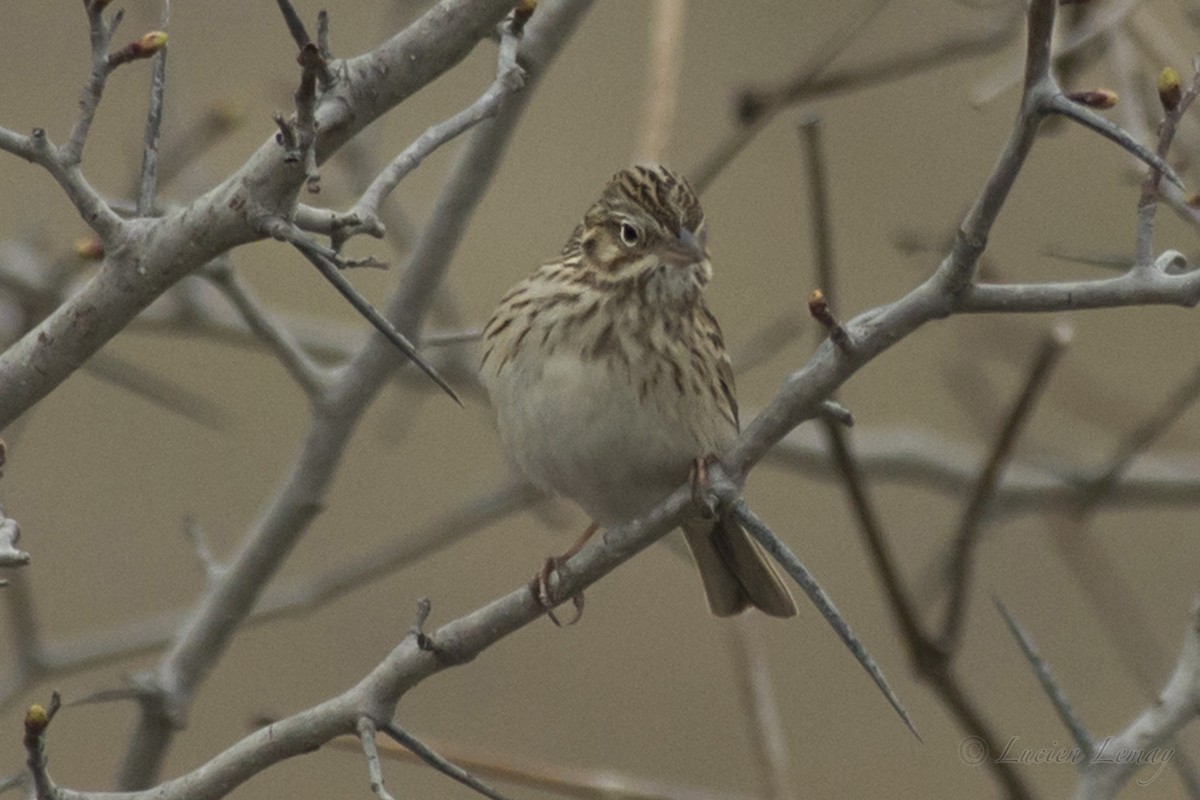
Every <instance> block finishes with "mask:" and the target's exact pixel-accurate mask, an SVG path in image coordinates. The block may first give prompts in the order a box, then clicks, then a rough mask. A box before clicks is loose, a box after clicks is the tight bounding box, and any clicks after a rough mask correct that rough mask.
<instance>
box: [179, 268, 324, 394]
mask: <svg viewBox="0 0 1200 800" xmlns="http://www.w3.org/2000/svg"><path fill="white" fill-rule="evenodd" d="M202 274H203V275H204V276H205V277H206V278H208V279H209V281H211V282H212V284H213V285H214V286H216V287H217V288H218V289H220V290H221V293H222V294H223V295H225V298H226V299H227V300H229V302H230V304H231V305H232V306H233V307H234V308H235V309H237V312H238V314H239V315H240V316H241V318H242V320H243V321H244V322H245V323H246V325H247V326H248V327H249V328H250V330H251V331H253V332H254V334H255V335H256V336H257V337H258V338H259V339H260V340H261V341H262V342H263V343H264V344H266V346H267V347H268V348H269V349H270V350H271V352H272V353H274V354H275V358H276V359H278V360H279V363H280V364H282V365H283V367H284V369H286V370H287V371H288V374H289V375H291V376H292V379H293V380H294V381H296V383H297V384H299V386H300V388H301V389H303V390H304V393H305V394H307V395H308V397H309V398H310V399H313V400H316V399H319V398H320V397H321V396H322V395H323V394H324V392H325V391H326V390H327V389H328V388H329V386H330V380H329V377H328V376H327V375H326V373H325V371H324V370H323V369H322V368H321V367H320V366H319V365H318V364H317V363H316V362H314V361H313V360H312V358H311V357H310V356H309V355H308V353H307V352H305V349H304V347H303V346H302V345H301V344H300V343H299V342H297V341H296V338H295V337H294V336H292V334H291V332H290V331H288V330H287V328H285V327H284V326H283V325H281V324H279V323H278V322H276V321H275V320H274V319H273V318H272V317H271V315H270V313H269V312H268V311H267V310H266V309H265V308H264V307H263V306H262V304H261V303H260V302H259V300H258V298H257V297H255V296H254V294H253V292H251V291H250V288H249V287H247V286H246V285H245V284H244V283H243V282H242V281H241V280H240V279H239V278H238V277H237V275H236V274H234V271H233V267H232V266H231V265H229V264H228V263H214V264H213V265H212V266H211V267H210V268H209V269H206V270H204V272H203V273H202Z"/></svg>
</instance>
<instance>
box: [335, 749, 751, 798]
mask: <svg viewBox="0 0 1200 800" xmlns="http://www.w3.org/2000/svg"><path fill="white" fill-rule="evenodd" d="M425 742H426V744H428V745H429V746H430V747H432V748H433V749H435V750H437V751H438V752H439V753H442V754H443V755H445V756H446V757H447V758H449V759H450V760H451V761H453V762H454V763H456V764H459V765H460V766H462V767H463V768H464V769H467V770H469V771H470V772H472V773H473V774H475V775H479V776H480V777H483V778H487V779H489V780H493V781H498V782H502V783H509V784H513V785H514V786H524V787H526V788H528V789H534V790H538V791H542V792H549V793H551V794H559V795H563V796H566V797H577V798H580V800H615V798H620V800H758V799H757V798H756V797H754V796H752V795H748V794H740V793H731V792H722V791H716V790H712V789H707V788H703V787H700V786H686V785H684V786H680V785H675V784H669V783H663V782H661V781H653V780H647V779H645V778H642V777H639V776H636V775H629V774H627V773H623V772H617V771H615V770H612V769H587V768H584V767H570V766H563V765H560V764H552V763H549V762H543V761H534V760H531V759H529V758H525V757H521V756H517V755H513V754H510V753H504V754H500V753H494V752H483V751H480V750H476V749H472V748H469V747H465V746H463V745H460V744H455V743H452V742H445V741H433V740H430V739H425ZM377 744H378V747H379V750H380V753H381V755H383V756H384V757H386V758H392V759H395V760H397V761H406V762H409V763H423V762H421V761H420V759H419V758H418V757H417V756H415V755H413V753H412V752H411V751H410V750H408V749H406V748H404V747H401V746H399V745H394V744H392V743H391V742H389V741H387V740H384V741H382V742H378V743H377ZM331 745H332V746H333V747H339V748H342V749H346V750H350V749H353V750H355V751H358V750H361V745H360V744H359V743H358V741H357V740H354V741H351V740H350V739H349V738H348V737H341V738H338V739H334V740H333V742H331Z"/></svg>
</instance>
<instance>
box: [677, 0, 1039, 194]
mask: <svg viewBox="0 0 1200 800" xmlns="http://www.w3.org/2000/svg"><path fill="white" fill-rule="evenodd" d="M883 6H884V3H882V2H879V0H874V4H873V5H872V6H871V7H870V8H868V9H867V10H866V11H864V12H862V16H861V17H859V18H857V19H852V20H851V21H850V22H848V23H846V26H845V28H843V29H842V30H841V31H840V32H838V33H837V34H835V35H834V36H833V37H832V38H831V39H829V40H828V44H827V46H826V47H825V48H823V49H822V50H821V51H819V52H818V53H816V54H815V55H814V57H813V58H812V59H810V60H809V61H808V62H807V63H806V64H805V65H804V66H803V67H802V68H801V69H800V71H799V72H798V73H797V77H795V78H793V79H790V80H788V81H786V82H784V83H783V84H781V85H780V86H778V87H772V88H768V89H760V90H747V91H745V92H743V94H742V97H741V99H740V100H739V106H740V120H741V124H740V125H739V126H738V127H737V128H736V129H735V130H733V131H732V132H731V133H730V134H729V135H728V136H727V137H726V138H725V139H724V140H723V141H721V142H720V143H719V144H718V145H717V146H716V147H714V148H713V149H712V151H710V152H709V153H708V155H707V156H705V158H704V159H703V160H702V161H701V163H700V164H698V165H697V166H696V167H694V168H693V169H691V170H690V171H689V172H688V175H689V176H690V179H691V183H692V186H694V187H695V189H696V191H698V192H703V191H704V190H705V189H706V188H707V187H708V186H709V185H710V184H711V183H712V181H713V180H714V179H715V178H716V177H717V175H719V174H720V172H721V171H722V170H723V169H724V168H725V167H726V166H728V165H729V163H730V162H731V161H733V159H734V158H735V157H736V156H737V155H738V154H739V153H740V152H741V151H742V150H743V149H745V147H746V146H747V145H748V144H749V143H750V142H751V141H752V140H753V139H754V138H755V136H757V135H758V133H759V132H761V131H762V130H763V129H764V128H765V127H766V126H767V124H768V123H769V122H770V121H771V119H773V118H774V117H775V116H776V115H777V114H778V113H779V112H780V111H783V110H784V109H786V108H788V107H790V106H793V105H796V104H798V103H801V102H803V101H805V100H809V99H813V98H817V97H824V96H828V95H833V94H838V93H841V92H846V91H851V90H854V89H865V88H868V87H871V86H874V85H877V84H881V83H889V82H891V81H896V80H901V79H903V78H906V77H909V76H911V75H914V74H917V73H920V72H923V71H925V70H929V69H932V68H934V67H937V66H940V65H943V64H948V63H953V62H955V61H959V60H961V59H964V58H970V57H973V56H977V55H982V54H984V53H988V52H991V51H993V50H997V49H999V48H1002V47H1004V46H1006V45H1007V44H1008V42H1009V40H1010V38H1011V37H1012V36H1013V35H1015V34H1016V33H1017V31H1019V30H1020V27H1019V26H1020V22H1021V14H1020V7H1019V6H1018V5H1016V4H1005V7H1004V10H1003V13H1002V14H1001V15H999V16H998V17H997V18H996V21H995V22H994V23H993V24H991V25H988V26H986V27H984V29H983V30H980V31H969V32H965V33H962V34H959V35H958V36H955V37H951V38H949V39H947V40H945V41H942V42H941V43H939V44H937V45H935V46H932V47H930V46H928V45H925V44H922V45H921V46H920V47H919V48H915V49H913V50H909V51H905V52H900V53H897V54H895V55H891V56H884V57H882V58H879V59H877V60H875V61H870V62H867V63H865V64H861V65H857V66H852V67H846V68H844V69H841V70H831V69H829V65H830V64H832V63H833V61H834V60H835V58H836V57H837V56H838V54H839V53H841V52H842V51H843V50H844V49H845V48H846V47H847V46H848V45H849V44H850V43H851V42H852V41H853V40H854V38H855V37H856V36H857V35H858V33H859V31H860V30H861V29H862V28H863V27H865V26H866V24H867V23H869V22H870V21H871V20H872V19H873V18H874V16H875V14H877V13H878V12H879V11H881V10H882V9H883Z"/></svg>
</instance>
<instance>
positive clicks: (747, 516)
mask: <svg viewBox="0 0 1200 800" xmlns="http://www.w3.org/2000/svg"><path fill="white" fill-rule="evenodd" d="M733 513H734V514H735V515H736V516H737V518H738V521H739V522H741V523H742V526H743V527H744V528H745V529H746V531H747V532H749V533H750V535H751V536H753V537H754V538H755V539H756V540H758V543H759V544H761V545H762V546H763V549H764V550H766V551H767V552H768V553H769V554H770V555H771V558H773V559H775V561H776V562H778V563H779V565H780V566H782V567H783V569H784V571H786V572H787V574H788V575H790V576H791V578H792V580H794V581H795V582H796V585H798V586H799V587H800V588H801V589H802V590H803V591H804V593H805V594H806V595H808V599H809V600H811V601H812V604H813V605H814V606H816V607H817V610H818V611H820V612H821V616H822V617H824V618H825V621H826V622H828V623H829V626H830V627H831V628H833V631H834V633H836V634H837V635H838V638H839V639H841V640H842V644H844V645H845V646H846V649H847V650H849V651H850V653H851V654H852V655H853V656H854V658H855V660H857V661H858V663H859V665H860V666H862V668H863V669H864V670H866V672H867V674H868V675H870V676H871V680H872V681H874V683H875V685H876V686H877V687H878V688H879V691H880V692H882V693H883V696H884V697H885V698H887V701H888V703H889V704H891V706H892V708H893V709H894V710H895V712H896V713H897V714H898V715H899V716H900V719H901V720H903V721H904V724H905V725H906V726H907V727H908V729H909V730H910V731H911V732H912V734H913V736H916V737H917V738H918V739H920V738H921V737H920V735H919V734H918V733H917V729H916V728H915V727H913V723H912V720H911V719H910V718H909V716H908V712H907V711H906V710H905V709H904V705H903V704H902V703H901V702H900V698H899V697H897V696H896V693H895V692H894V691H892V687H891V685H889V684H888V682H887V678H885V677H884V676H883V673H882V672H881V671H880V670H879V667H878V666H876V664H875V660H874V659H873V658H871V655H870V653H868V652H867V650H866V648H865V647H863V645H862V643H861V642H860V641H859V640H858V637H857V636H855V635H854V631H852V630H850V626H849V625H848V624H847V623H846V621H845V619H843V617H842V615H841V612H839V611H838V610H837V606H835V605H834V604H833V600H831V599H830V597H829V595H827V594H826V593H825V590H824V589H822V588H821V586H820V584H818V583H817V581H816V578H814V577H813V575H812V573H811V572H809V571H808V568H807V567H805V566H804V564H803V563H801V561H800V559H798V558H796V555H795V554H794V553H793V552H792V551H791V550H790V549H788V547H787V545H785V544H784V543H783V541H782V540H781V539H780V538H779V537H778V536H776V535H775V534H774V533H772V532H771V530H770V529H769V528H767V526H766V525H764V524H763V522H762V520H760V519H759V518H758V516H757V515H756V514H755V513H754V512H753V511H751V510H750V507H749V506H747V505H746V502H745V501H744V500H742V499H740V498H739V499H738V500H736V501H735V502H734V503H733Z"/></svg>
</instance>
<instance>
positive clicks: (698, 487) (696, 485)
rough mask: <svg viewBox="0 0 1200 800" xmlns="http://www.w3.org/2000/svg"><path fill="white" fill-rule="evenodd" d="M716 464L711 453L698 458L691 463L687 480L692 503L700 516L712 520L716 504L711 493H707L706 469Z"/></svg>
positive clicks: (715, 459)
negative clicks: (689, 483)
mask: <svg viewBox="0 0 1200 800" xmlns="http://www.w3.org/2000/svg"><path fill="white" fill-rule="evenodd" d="M715 463H717V457H716V456H715V455H713V454H712V453H709V454H708V455H706V456H700V457H699V458H697V459H696V460H695V461H693V462H692V468H691V470H690V472H689V475H688V480H689V481H690V482H691V484H692V502H693V503H694V504H695V505H696V507H697V508H698V509H700V516H701V517H703V518H704V519H712V518H713V517H715V516H716V515H717V504H716V501H715V500H714V499H713V496H712V493H710V492H709V491H708V468H709V466H711V465H713V464H715Z"/></svg>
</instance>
